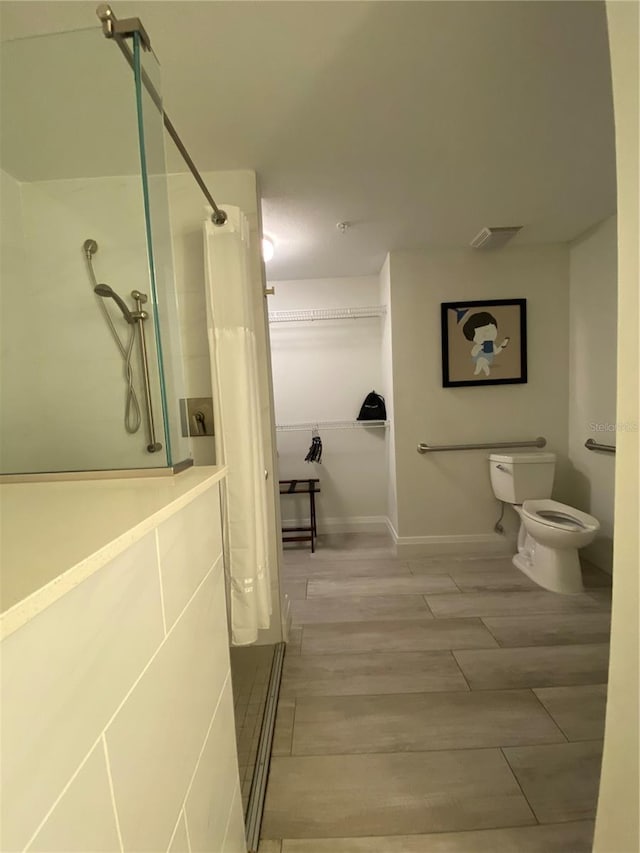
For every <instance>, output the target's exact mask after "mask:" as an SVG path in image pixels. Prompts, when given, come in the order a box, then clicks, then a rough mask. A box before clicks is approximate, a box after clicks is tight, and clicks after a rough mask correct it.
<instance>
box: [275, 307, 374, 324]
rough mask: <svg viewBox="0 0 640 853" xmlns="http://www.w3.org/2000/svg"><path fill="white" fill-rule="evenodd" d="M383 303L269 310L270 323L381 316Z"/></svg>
mask: <svg viewBox="0 0 640 853" xmlns="http://www.w3.org/2000/svg"><path fill="white" fill-rule="evenodd" d="M386 311H387V309H386V306H385V305H368V306H365V307H363V308H303V309H299V310H297V311H269V322H270V323H295V322H296V321H301V320H312V321H313V320H359V319H361V318H364V317H383V316H384V315H385V314H386Z"/></svg>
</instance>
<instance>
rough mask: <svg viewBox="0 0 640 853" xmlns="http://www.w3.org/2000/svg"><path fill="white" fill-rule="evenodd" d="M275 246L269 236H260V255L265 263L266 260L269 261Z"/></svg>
mask: <svg viewBox="0 0 640 853" xmlns="http://www.w3.org/2000/svg"><path fill="white" fill-rule="evenodd" d="M274 253H275V246H274V245H273V240H272V239H271V237H263V238H262V257H263V259H264V262H265V264H266V263H267V261H270V260H271V258H272V257H273V256H274Z"/></svg>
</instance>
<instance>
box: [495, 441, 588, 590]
mask: <svg viewBox="0 0 640 853" xmlns="http://www.w3.org/2000/svg"><path fill="white" fill-rule="evenodd" d="M489 466H490V470H491V485H492V487H493V493H494V494H495V496H496V497H497V498H498V500H501V501H504V502H505V503H509V504H511V505H512V506H513V508H514V509H515V511H516V512H517V513H518V515H519V516H520V520H521V524H520V532H519V533H518V553H517V554H515V556H514V558H513V564H514V566H517V568H519V569H520V571H522V572H524V573H525V574H526V575H528V576H529V577H530V578H531V580H533V581H535V583H537V584H538V585H539V586H543V587H545V589H550V590H552V591H553V592H562V593H577V592H582V591H583V586H582V573H581V571H580V561H579V559H578V549H579V548H583V547H584V546H585V545H588V544H589V543H590V542H593V539H594V538H595V535H596V533H597V532H598V530H599V529H600V523H599V522H598V520H597V519H596V518H594V517H593V516H591V515H587V514H586V513H585V512H581V511H580V510H578V509H574V508H573V507H570V506H566V504H561V503H558V501H552V500H550V497H551V488H552V486H553V475H554V471H555V466H556V457H555V454H554V453H535V452H534V453H512V454H498V453H493V454H491V456H489Z"/></svg>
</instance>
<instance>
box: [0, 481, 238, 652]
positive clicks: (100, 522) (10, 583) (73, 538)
mask: <svg viewBox="0 0 640 853" xmlns="http://www.w3.org/2000/svg"><path fill="white" fill-rule="evenodd" d="M225 473H226V469H225V468H223V467H211V466H206V467H199V468H190V469H188V470H186V471H183V472H182V473H181V474H178V475H176V476H175V477H171V478H166V479H165V478H152V479H134V478H130V479H117V480H96V481H91V480H84V481H81V482H54V483H16V484H10V485H3V486H1V487H0V517H1V524H2V542H1V545H0V569H1V575H0V589H1V597H0V601H1V605H2V615H0V638H4V637H6V636H8V635H9V634H11V633H13V632H14V631H16V630H17V629H18V628H19V627H20V626H21V625H23V624H24V623H25V622H28V621H29V620H30V619H32V618H33V617H34V616H35V615H37V614H38V613H40V612H41V611H42V610H44V609H45V608H46V607H48V606H49V605H51V604H53V602H54V601H57V600H58V599H59V598H60V597H61V596H62V595H64V594H65V593H67V592H68V591H69V590H71V589H73V588H74V587H75V586H77V585H78V584H79V583H81V582H82V581H83V580H85V579H86V578H87V577H89V576H90V575H91V574H93V572H95V571H96V570H97V569H99V568H101V567H102V566H104V565H105V564H106V563H107V562H109V560H112V559H113V558H114V557H115V556H117V555H118V554H120V553H122V551H124V550H125V549H126V548H128V547H129V546H130V545H132V544H133V543H134V542H137V541H138V540H139V539H141V538H142V537H143V536H144V535H145V534H146V533H148V532H149V531H150V530H152V529H153V528H155V527H157V526H158V525H159V524H160V523H161V522H162V521H164V520H165V519H166V518H169V517H170V516H171V515H173V514H174V513H175V512H177V511H178V510H179V509H181V508H182V507H184V506H186V505H187V504H189V503H190V502H191V501H192V500H194V498H196V497H198V495H200V494H202V493H203V492H205V491H206V490H207V489H209V488H210V487H211V486H212V485H213V484H215V483H216V482H218V481H220V480H221V479H222V478H223V477H224V476H225Z"/></svg>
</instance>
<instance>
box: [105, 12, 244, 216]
mask: <svg viewBox="0 0 640 853" xmlns="http://www.w3.org/2000/svg"><path fill="white" fill-rule="evenodd" d="M96 15H97V16H98V18H99V19H100V21H101V22H102V32H103V33H104V35H105V38H108V39H113V40H114V41H115V42H116V44H117V45H118V47H119V48H120V50H121V52H122V55H123V56H124V58H125V59H126V60H127V62H128V63H129V65H130V66H131V68H133V56H132V55H131V51H130V50H129V49H128V47H127V46H126V44H125V41H124V40H125V39H127V38H132V37H133V34H134V33H138V35H139V37H140V41H141V43H142V46H143V47H144V49H145V50H151V40H150V38H149V36H148V35H147V31H146V30H145V28H144V27H143V26H142V22H141V21H140V18H125V19H123V20H121V21H119V20H118V19H117V18H116V16H115V14H114V12H113V9H112V8H111V6H109V5H108V4H107V3H101V4H100V5H99V6H98V8H97V9H96ZM141 71H142V82H143V83H144V86H145V89H146V90H147V92H148V93H149V95H150V96H151V99H152V101H153V102H154V104H155V105H156V106H157V108H158V109H159V110H160V113H161V115H162V120H163V122H164V126H165V128H166V130H167V133H168V134H169V136H170V137H171V139H172V140H173V141H174V143H175V146H176V148H177V149H178V151H179V152H180V154H181V156H182V159H183V160H184V162H185V163H186V164H187V166H188V167H189V171H190V172H191V174H192V175H193V177H194V179H195V182H196V183H197V184H198V186H199V187H200V189H201V190H202V193H203V195H204V196H205V198H206V199H207V201H208V202H209V204H210V205H211V207H212V208H213V214H212V216H211V221H212V222H213V224H214V225H224V224H225V222H226V221H227V214H226V213H225V212H224V210H221V209H220V208H219V207H218V205H217V204H216V203H215V201H214V200H213V196H212V195H211V193H210V192H209V190H208V189H207V185H206V184H205V182H204V181H203V180H202V176H201V175H200V172H199V171H198V169H197V168H196V164H195V163H194V162H193V160H192V159H191V157H190V155H189V152H188V151H187V149H186V148H185V147H184V143H183V142H182V140H181V139H180V136H179V135H178V131H177V130H176V129H175V127H174V126H173V123H172V122H171V120H170V119H169V116H168V115H167V114H166V112H165V111H164V109H163V107H162V98H161V97H160V95H159V94H158V91H157V89H156V87H155V86H154V85H153V83H152V82H151V80H150V78H149V75H148V74H147V73H146V71H145V70H144V69H141Z"/></svg>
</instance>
